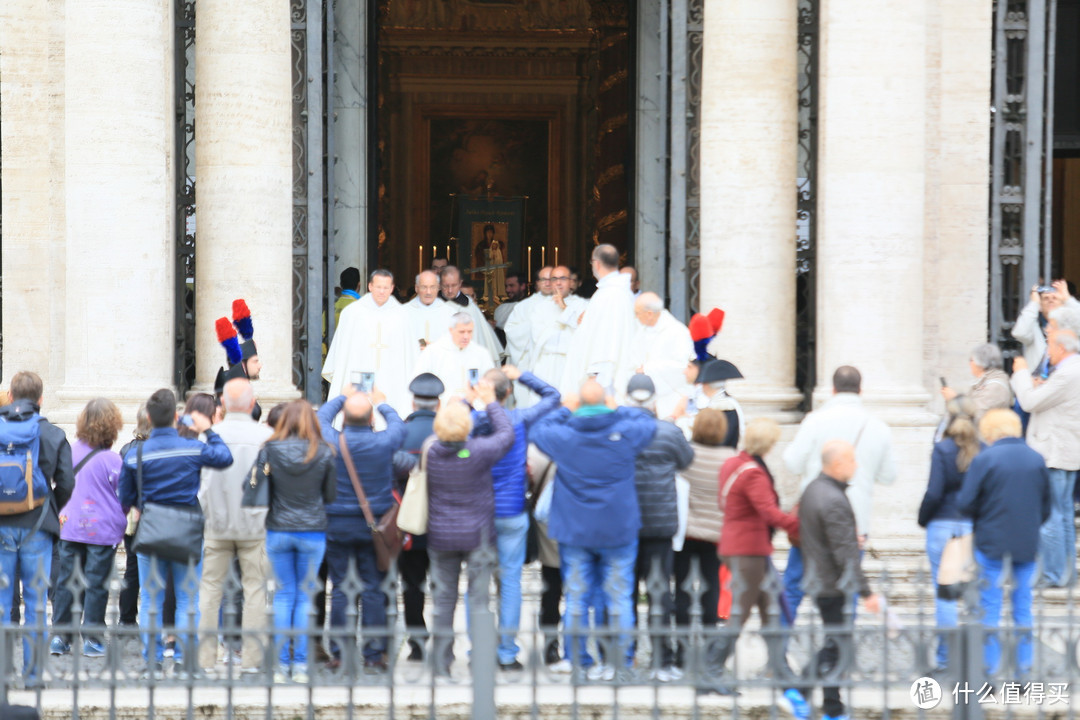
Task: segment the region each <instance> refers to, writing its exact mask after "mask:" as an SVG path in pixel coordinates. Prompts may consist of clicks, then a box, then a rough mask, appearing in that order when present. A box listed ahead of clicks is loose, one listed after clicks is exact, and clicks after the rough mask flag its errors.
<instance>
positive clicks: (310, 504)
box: [256, 438, 337, 532]
mask: <svg viewBox="0 0 1080 720" xmlns="http://www.w3.org/2000/svg"><path fill="white" fill-rule="evenodd" d="M307 454H308V442H307V440H303V439H301V438H289V439H287V440H271V441H269V442H267V443H266V446H265V447H263V449H262V451H261V452H260V453H259V458H258V460H256V464H257V465H256V466H257V472H258V474H259V475H264V474H265V472H266V469H267V466H268V465H269V469H270V475H269V479H270V511H269V512H268V513H267V514H266V529H267V530H276V531H278V532H323V531H325V530H326V506H327V505H329V504H330V503H332V502H334V499H335V498H337V470H336V467H335V465H334V453H333V452H331V450H330V447H329V446H328V445H326V444H325V443H320V444H319V449H318V451H317V452H316V453H315V457H313V458H312V459H311V460H307V459H306V458H307ZM258 482H262V479H261V478H259V479H258Z"/></svg>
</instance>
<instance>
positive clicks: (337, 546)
mask: <svg viewBox="0 0 1080 720" xmlns="http://www.w3.org/2000/svg"><path fill="white" fill-rule="evenodd" d="M343 389H344V391H345V394H344V395H340V396H338V397H336V398H334V399H333V400H330V401H329V402H327V403H326V404H325V405H323V406H322V407H321V408H319V412H318V416H319V426H320V427H321V429H322V436H323V439H324V440H326V442H328V443H329V444H330V446H331V447H332V448H334V450H335V451H337V450H338V436H339V435H340V434H341V433H342V432H343V433H345V442H346V444H347V446H348V448H349V453H350V455H351V456H352V460H353V464H354V465H355V466H356V474H357V475H358V476H359V477H360V486H361V487H362V488H363V490H364V495H365V496H366V497H367V501H368V504H369V505H370V506H371V514H372V515H373V516H374V517H375V522H376V523H378V521H379V518H380V517H382V515H384V514H385V513H386V511H387V510H389V509H390V507H391V505H393V503H394V502H396V501H395V500H394V495H393V491H392V488H393V474H394V471H393V465H394V452H395V451H397V450H398V449H399V448H400V447H401V443H402V442H404V440H405V433H406V429H405V423H404V422H402V421H401V418H400V417H399V416H398V414H397V412H395V411H394V408H392V407H390V406H389V405H387V404H386V396H385V395H383V393H382V392H381V391H380V390H378V389H377V388H376V389H374V390H373V391H372V392H371V396H370V398H369V397H368V396H367V395H366V394H364V393H362V392H359V391H358V390H357V389H356V388H354V387H353V386H352V385H351V384H346V385H345V386H344V387H343ZM376 407H377V408H378V410H379V413H380V414H381V415H382V416H383V418H384V419H385V420H386V429H385V430H382V431H380V432H375V431H374V429H373V428H372V426H371V421H372V415H373V411H374V409H375V408H376ZM342 410H344V411H345V426H344V429H343V430H341V431H340V432H339V431H338V430H336V429H335V428H334V425H333V423H334V418H336V417H337V414H338V413H339V412H341V411H342ZM336 463H337V499H336V500H334V502H333V503H331V504H330V505H329V506H328V507H327V508H326V520H327V528H326V564H327V568H328V570H329V571H330V579H331V580H332V581H333V582H334V594H333V596H332V597H331V600H330V626H331V627H333V628H344V627H345V606H346V603H347V598H346V597H345V591H344V589H343V587H344V585H343V584H344V582H345V576H346V575H347V574H348V572H349V564H350V563H355V565H356V572H357V573H359V575H360V580H361V581H362V582H363V583H364V591H363V593H362V594H361V596H360V597H361V598H362V602H363V606H362V608H361V614H362V622H363V625H364V627H365V628H379V627H382V628H385V627H386V594H385V593H384V592H383V591H382V583H383V580H385V579H386V573H385V572H381V571H380V570H379V569H378V568H377V567H376V566H375V546H374V545H373V544H372V538H371V531H370V530H369V529H368V526H367V522H366V521H365V519H364V513H363V510H361V509H360V501H359V500H358V499H357V497H356V491H355V490H354V489H353V485H352V480H351V479H350V478H349V471H348V470H347V469H346V468H345V461H344V460H343V459H342V458H341V454H340V452H338V454H337V459H336ZM369 637H370V639H369V640H368V642H367V643H365V645H364V671H365V672H367V673H382V672H385V671H386V668H387V664H386V645H387V639H386V637H385V636H380V637H371V636H369ZM331 645H332V652H333V658H332V659H331V661H330V665H331V666H333V667H336V666H337V665H338V664H340V662H341V645H340V644H339V643H337V642H332V643H331Z"/></svg>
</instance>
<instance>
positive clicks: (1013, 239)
mask: <svg viewBox="0 0 1080 720" xmlns="http://www.w3.org/2000/svg"><path fill="white" fill-rule="evenodd" d="M1056 12H1057V2H1056V0H997V2H996V3H995V5H994V64H993V91H992V97H993V104H992V107H991V148H990V162H991V168H990V169H991V178H990V183H991V187H990V317H989V327H990V340H991V342H996V343H998V344H1000V345H1001V346H1002V347H1003V348H1004V349H1005V351H1006V354H1007V356H1012V355H1016V354H1017V353H1018V352H1019V350H1020V344H1019V343H1018V342H1016V341H1015V340H1013V338H1012V334H1011V331H1012V326H1013V322H1014V321H1015V320H1016V316H1017V315H1018V314H1019V313H1020V310H1021V309H1022V308H1023V306H1024V303H1025V302H1026V297H1027V294H1028V292H1029V290H1030V288H1031V286H1032V285H1034V284H1035V283H1036V282H1038V281H1039V279H1040V278H1042V279H1043V281H1044V282H1049V281H1050V279H1051V275H1050V241H1051V232H1050V230H1051V228H1050V211H1051V199H1052V193H1051V180H1052V166H1053V118H1054V107H1053V106H1054V94H1053V89H1054V81H1053V76H1054V37H1055V30H1056V28H1055V23H1054V19H1055V14H1056Z"/></svg>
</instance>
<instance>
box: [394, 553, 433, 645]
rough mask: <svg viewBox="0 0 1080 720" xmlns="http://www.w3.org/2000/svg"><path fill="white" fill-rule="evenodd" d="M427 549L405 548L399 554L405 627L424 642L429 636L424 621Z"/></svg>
mask: <svg viewBox="0 0 1080 720" xmlns="http://www.w3.org/2000/svg"><path fill="white" fill-rule="evenodd" d="M430 564H431V561H430V560H429V559H428V553H427V549H420V550H417V549H415V548H414V549H411V550H403V551H402V552H401V555H399V556H398V572H399V573H401V586H402V589H401V597H402V600H403V601H404V604H405V627H406V628H407V629H408V630H409V635H410V637H412V639H414V640H418V641H420V642H423V640H424V639H425V638H426V637H427V624H426V623H425V622H424V580H425V579H427V574H428V566H429V565H430Z"/></svg>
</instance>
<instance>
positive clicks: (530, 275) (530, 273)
mask: <svg viewBox="0 0 1080 720" xmlns="http://www.w3.org/2000/svg"><path fill="white" fill-rule="evenodd" d="M529 280H530V281H531V280H532V245H530V246H529Z"/></svg>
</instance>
